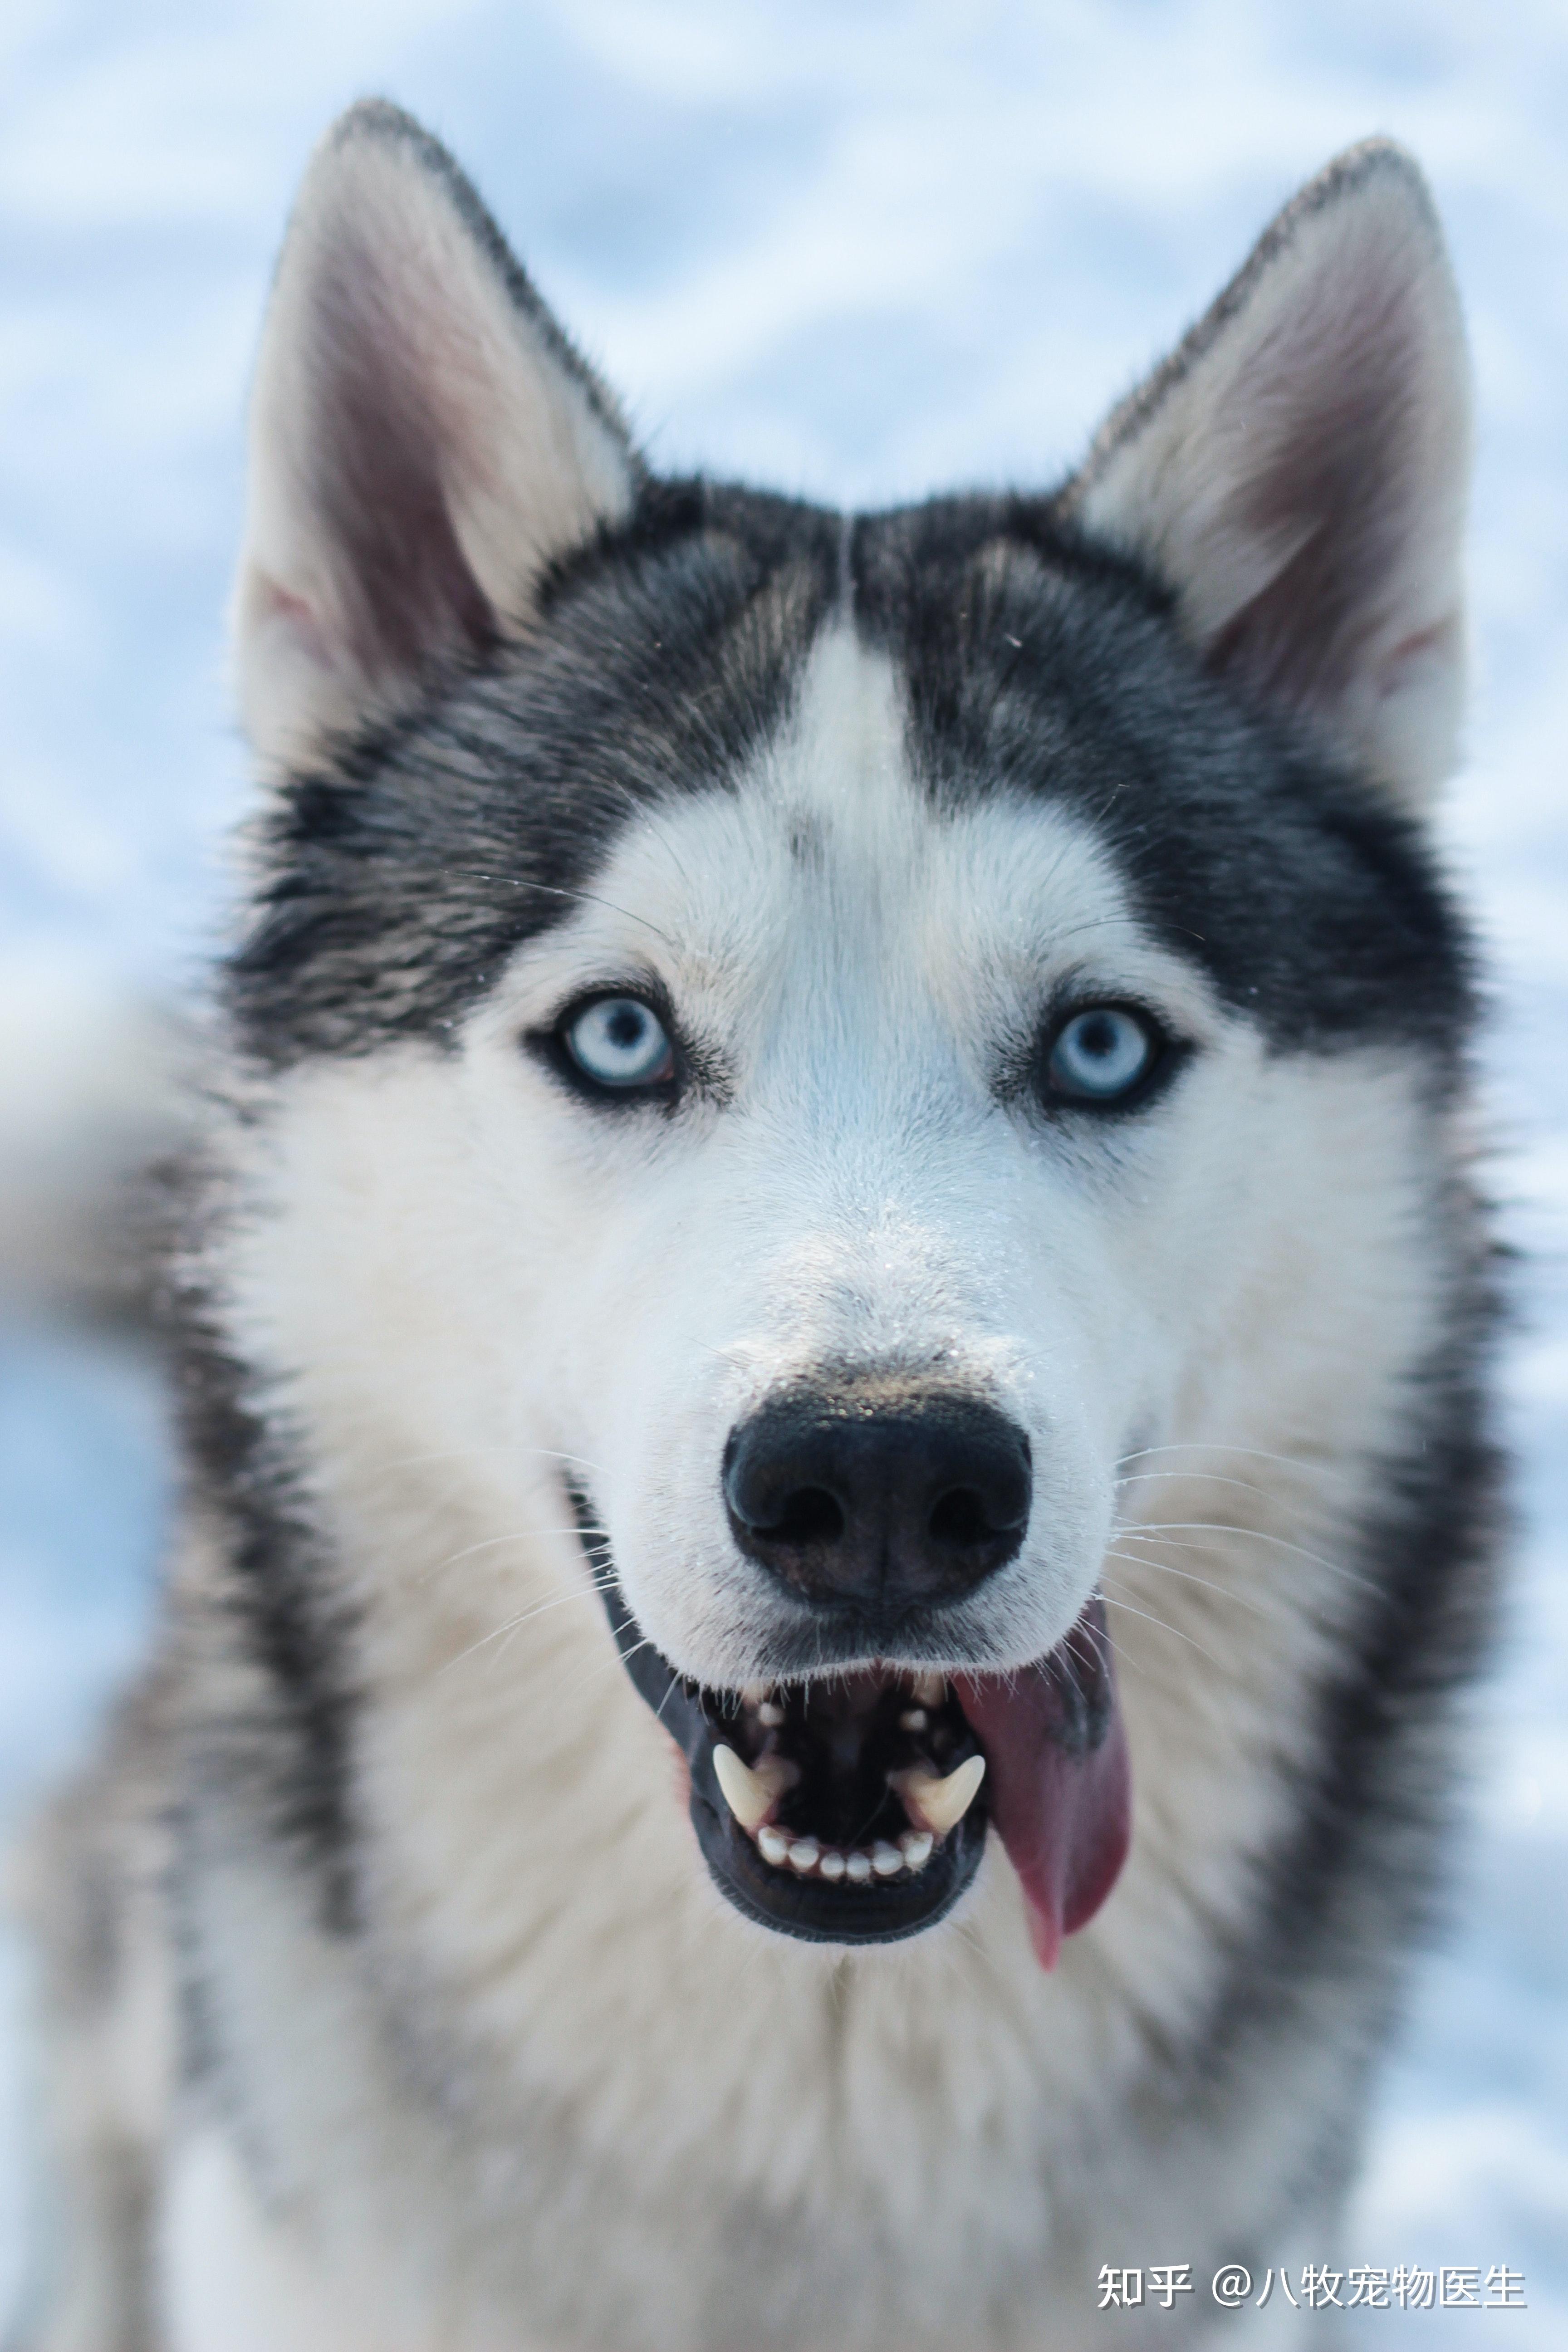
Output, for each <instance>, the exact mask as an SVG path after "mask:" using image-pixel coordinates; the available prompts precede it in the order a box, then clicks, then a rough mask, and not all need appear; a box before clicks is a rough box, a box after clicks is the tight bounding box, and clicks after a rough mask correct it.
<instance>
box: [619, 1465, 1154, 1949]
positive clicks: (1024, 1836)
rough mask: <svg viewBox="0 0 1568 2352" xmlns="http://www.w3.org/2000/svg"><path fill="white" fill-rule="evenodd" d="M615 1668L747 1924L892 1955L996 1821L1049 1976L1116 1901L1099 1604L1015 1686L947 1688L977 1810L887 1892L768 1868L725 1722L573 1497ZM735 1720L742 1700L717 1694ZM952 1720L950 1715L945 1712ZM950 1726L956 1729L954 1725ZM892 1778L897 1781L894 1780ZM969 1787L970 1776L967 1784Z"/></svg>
mask: <svg viewBox="0 0 1568 2352" xmlns="http://www.w3.org/2000/svg"><path fill="white" fill-rule="evenodd" d="M573 1499H574V1506H575V1507H576V1511H577V1517H578V1523H579V1527H580V1528H581V1530H582V1539H583V1544H584V1550H585V1551H586V1553H587V1555H588V1558H589V1560H590V1563H591V1565H592V1566H593V1568H594V1570H595V1576H596V1579H597V1580H598V1583H599V1587H600V1591H601V1594H602V1597H603V1600H604V1602H605V1611H606V1613H607V1615H608V1617H609V1621H610V1626H611V1630H612V1632H613V1633H614V1634H615V1637H616V1646H617V1648H618V1649H619V1651H620V1654H621V1659H622V1663H623V1664H625V1666H626V1672H627V1674H628V1675H629V1676H630V1678H631V1681H632V1683H633V1685H634V1686H635V1687H636V1688H637V1690H638V1692H639V1693H640V1694H641V1696H643V1698H644V1699H645V1700H646V1701H647V1705H648V1706H650V1707H651V1708H652V1709H653V1710H654V1712H655V1714H656V1715H657V1716H658V1718H659V1720H660V1721H661V1722H662V1723H663V1725H664V1726H665V1728H666V1729H667V1730H668V1732H669V1734H670V1736H671V1738H674V1740H675V1741H676V1743H677V1745H678V1746H679V1748H681V1749H682V1750H683V1751H684V1753H685V1755H686V1759H687V1762H688V1765H689V1769H690V1780H691V1800H690V1801H691V1815H692V1822H693V1825H694V1827H695V1828H696V1831H697V1834H698V1839H699V1843H700V1845H701V1847H702V1851H703V1854H704V1857H705V1859H706V1860H707V1862H708V1865H709V1868H710V1871H711V1873H712V1874H713V1876H714V1878H715V1880H716V1881H717V1882H718V1884H719V1885H720V1886H721V1889H722V1891H723V1892H724V1893H725V1894H726V1895H728V1896H729V1897H730V1899H731V1901H732V1902H733V1903H735V1904H736V1905H737V1906H738V1907H739V1908H740V1909H742V1911H746V1912H748V1913H749V1914H750V1915H751V1916H753V1917H755V1918H758V1919H760V1920H762V1921H763V1924H764V1925H766V1926H769V1927H775V1928H781V1929H783V1930H784V1932H785V1933H786V1934H793V1935H798V1936H805V1937H808V1938H811V1939H814V1940H818V1941H829V1942H887V1941H892V1940H894V1939H896V1938H899V1937H904V1936H909V1935H913V1934H916V1933H918V1932H919V1931H920V1930H921V1928H922V1927H929V1926H931V1924H932V1923H933V1922H934V1921H935V1920H936V1919H938V1918H940V1917H941V1916H942V1915H943V1914H944V1913H945V1912H946V1911H948V1910H949V1909H951V1907H952V1904H953V1903H954V1902H956V1901H957V1899H958V1896H959V1895H961V1894H962V1893H963V1889H964V1887H965V1886H967V1885H968V1884H969V1881H970V1880H971V1879H972V1878H973V1874H974V1872H975V1870H976V1869H977V1868H978V1866H979V1862H980V1856H981V1853H982V1851H983V1848H984V1841H985V1832H986V1827H987V1822H988V1821H994V1823H995V1826H996V1830H997V1832H998V1834H999V1836H1000V1837H1001V1839H1002V1842H1003V1844H1004V1845H1005V1848H1006V1851H1007V1854H1008V1858H1009V1860H1010V1861H1011V1862H1012V1864H1013V1866H1014V1868H1015V1870H1016V1872H1017V1874H1018V1880H1019V1884H1020V1886H1021V1888H1022V1891H1023V1894H1024V1896H1025V1901H1026V1906H1027V1911H1028V1917H1029V1927H1030V1933H1031V1936H1032V1938H1033V1941H1034V1945H1035V1949H1036V1952H1037V1955H1038V1957H1039V1959H1040V1961H1041V1964H1042V1966H1044V1967H1046V1968H1047V1969H1048V1968H1051V1967H1053V1966H1054V1965H1055V1962H1056V1958H1057V1955H1058V1950H1059V1949H1060V1946H1061V1941H1062V1938H1063V1937H1064V1936H1068V1935H1071V1934H1072V1933H1073V1932H1074V1930H1075V1929H1076V1928H1079V1927H1083V1926H1084V1925H1085V1924H1086V1923H1087V1921H1088V1920H1089V1919H1090V1918H1091V1917H1092V1916H1093V1915H1094V1913H1095V1912H1096V1911H1098V1909H1099V1908H1100V1905H1101V1904H1102V1903H1103V1902H1104V1900H1105V1898H1106V1896H1107V1895H1109V1894H1110V1890H1111V1888H1112V1886H1113V1885H1115V1883H1116V1879H1117V1877H1118V1875H1119V1874H1120V1872H1121V1865H1122V1864H1123V1862H1124V1861H1125V1859H1126V1855H1127V1849H1128V1844H1129V1842H1130V1837H1131V1787H1130V1778H1129V1769H1128V1756H1127V1743H1126V1737H1125V1733H1124V1731H1123V1728H1122V1723H1121V1711H1120V1709H1119V1707H1118V1706H1117V1703H1116V1687H1115V1680H1114V1676H1113V1674H1112V1670H1111V1664H1110V1646H1109V1643H1108V1641H1107V1639H1106V1631H1105V1611H1104V1604H1103V1602H1102V1601H1100V1597H1099V1595H1098V1594H1096V1595H1094V1596H1093V1597H1092V1598H1091V1599H1090V1601H1089V1603H1088V1604H1087V1606H1086V1607H1085V1608H1084V1610H1083V1611H1082V1612H1081V1613H1080V1614H1079V1618H1078V1620H1077V1621H1076V1622H1075V1623H1074V1624H1073V1626H1072V1627H1071V1628H1070V1630H1069V1631H1068V1633H1067V1635H1066V1637H1065V1638H1064V1639H1063V1640H1062V1641H1061V1642H1059V1643H1058V1644H1057V1647H1056V1648H1055V1649H1054V1650H1052V1651H1051V1652H1050V1653H1049V1654H1048V1655H1047V1656H1046V1657H1044V1658H1041V1659H1039V1660H1037V1662H1036V1663H1034V1664H1031V1665H1028V1666H1026V1667H1023V1668H1020V1669H1017V1670H1016V1671H1014V1672H1011V1673H1007V1674H980V1673H975V1672H973V1670H968V1669H963V1668H959V1669H956V1670H955V1671H954V1672H953V1673H952V1691H953V1695H954V1696H955V1697H956V1700H957V1703H958V1706H959V1708H961V1709H962V1714H963V1723H962V1724H959V1725H958V1729H959V1731H960V1732H963V1727H964V1726H965V1725H966V1726H967V1727H968V1731H969V1733H971V1734H972V1735H973V1739H972V1742H971V1745H970V1748H969V1751H968V1752H969V1753H971V1754H973V1752H974V1743H977V1744H978V1748H979V1751H980V1753H981V1754H982V1755H983V1757H984V1787H983V1790H982V1793H981V1796H980V1799H979V1801H974V1790H973V1785H971V1787H970V1788H969V1790H968V1796H969V1800H970V1801H969V1804H968V1808H967V1810H966V1811H963V1815H962V1818H960V1819H958V1820H957V1821H956V1822H955V1823H954V1824H953V1826H952V1831H951V1833H950V1834H948V1835H946V1836H944V1837H943V1838H942V1840H941V1843H939V1844H938V1846H937V1848H936V1852H935V1853H934V1855H931V1854H930V1851H929V1850H930V1847H931V1840H930V1839H929V1838H927V1839H926V1840H925V1841H924V1846H925V1849H926V1859H925V1860H924V1861H923V1862H922V1863H921V1866H920V1867H919V1870H918V1874H917V1875H913V1876H910V1875H909V1874H899V1875H898V1876H896V1877H890V1878H889V1881H888V1883H886V1884H860V1885H853V1886H851V1885H847V1884H837V1883H836V1884H833V1885H824V1884H821V1883H819V1882H817V1881H816V1880H815V1879H803V1880H802V1881H800V1882H799V1883H798V1884H795V1883H792V1881H791V1879H790V1878H789V1876H788V1874H784V1873H783V1872H781V1871H779V1870H777V1869H773V1868H770V1867H769V1866H768V1864H767V1862H766V1860H765V1857H764V1856H763V1854H762V1853H759V1852H758V1850H757V1849H756V1847H755V1846H754V1845H753V1844H752V1841H751V1839H750V1838H749V1837H748V1835H747V1834H746V1833H745V1832H743V1831H742V1829H741V1828H740V1826H739V1824H738V1823H737V1821H736V1819H735V1816H734V1812H733V1811H732V1809H731V1803H729V1802H727V1801H726V1799H725V1796H724V1793H723V1791H722V1790H721V1787H720V1783H719V1779H718V1773H717V1770H716V1768H715V1763H714V1754H715V1748H716V1747H717V1746H718V1745H719V1744H720V1743H721V1741H723V1738H724V1733H725V1729H726V1722H725V1719H724V1717H723V1716H722V1715H721V1714H720V1713H718V1712H716V1708H717V1706H719V1705H720V1704H721V1703H722V1701H721V1696H720V1695H713V1696H709V1695H705V1694H704V1693H703V1691H702V1690H701V1689H700V1687H699V1686H698V1685H695V1684H693V1683H689V1682H688V1681H687V1680H686V1679H685V1678H684V1677H683V1676H681V1675H679V1674H678V1673H677V1671H676V1669H675V1668H674V1667H673V1666H671V1665H670V1664H669V1663H668V1660H667V1659H666V1658H665V1657H664V1656H663V1655H662V1654H660V1653H659V1652H658V1650H657V1649H655V1648H654V1646H653V1644H652V1643H650V1642H649V1641H647V1638H646V1637H645V1635H644V1634H643V1633H642V1631H641V1629H640V1627H639V1626H638V1624H637V1620H636V1618H635V1617H634V1616H633V1614H632V1612H631V1611H630V1609H629V1608H628V1607H627V1605H626V1599H625V1597H624V1595H623V1594H622V1592H621V1590H620V1586H619V1583H618V1580H617V1579H616V1575H615V1572H614V1565H613V1561H612V1559H611V1557H610V1553H609V1547H608V1544H607V1542H606V1540H605V1537H604V1536H603V1535H602V1534H601V1533H598V1532H596V1531H595V1528H596V1523H595V1518H594V1514H593V1512H592V1509H591V1507H590V1506H589V1504H588V1502H587V1499H586V1497H585V1496H582V1495H574V1498H573ZM722 1697H723V1699H727V1701H728V1703H729V1704H730V1705H731V1706H733V1705H734V1703H735V1695H734V1694H727V1695H722ZM950 1713H951V1710H950ZM952 1720H953V1721H956V1718H952ZM894 1777H895V1780H896V1779H897V1777H898V1776H897V1775H895V1776H894ZM968 1777H969V1778H970V1780H971V1781H972V1782H973V1777H974V1776H973V1775H971V1776H968Z"/></svg>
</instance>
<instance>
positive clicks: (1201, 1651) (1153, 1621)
mask: <svg viewBox="0 0 1568 2352" xmlns="http://www.w3.org/2000/svg"><path fill="white" fill-rule="evenodd" d="M1100 1590H1101V1591H1102V1593H1103V1594H1104V1600H1105V1605H1106V1607H1107V1608H1108V1609H1125V1610H1126V1612H1127V1613H1128V1615H1129V1616H1130V1617H1142V1619H1143V1621H1144V1622H1145V1624H1148V1625H1157V1626H1158V1627H1159V1629H1160V1631H1161V1633H1173V1634H1174V1635H1175V1637H1176V1639H1177V1641H1178V1642H1185V1643H1187V1644H1188V1646H1189V1647H1190V1648H1192V1649H1194V1650H1195V1651H1196V1652H1197V1654H1198V1655H1199V1657H1200V1658H1206V1659H1207V1660H1208V1662H1209V1664H1210V1665H1211V1666H1214V1667H1216V1668H1217V1667H1218V1666H1219V1660H1218V1659H1217V1658H1216V1657H1215V1654H1214V1652H1213V1651H1212V1650H1205V1647H1204V1645H1203V1643H1201V1642H1194V1640H1193V1637H1192V1635H1191V1634H1190V1633H1183V1631H1182V1629H1181V1627H1180V1626H1179V1625H1167V1624H1166V1622H1165V1620H1164V1619H1163V1617H1154V1616H1152V1615H1151V1614H1150V1612H1149V1611H1148V1610H1147V1609H1134V1607H1133V1606H1132V1603H1131V1601H1118V1600H1117V1598H1116V1596H1115V1595H1114V1593H1110V1592H1105V1591H1104V1585H1103V1581H1102V1583H1101V1587H1100Z"/></svg>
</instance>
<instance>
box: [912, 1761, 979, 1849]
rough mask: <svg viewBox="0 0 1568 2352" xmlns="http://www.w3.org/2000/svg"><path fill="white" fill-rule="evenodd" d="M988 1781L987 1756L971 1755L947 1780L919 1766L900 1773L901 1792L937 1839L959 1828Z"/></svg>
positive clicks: (914, 1813) (913, 1766)
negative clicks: (939, 1778) (982, 1785)
mask: <svg viewBox="0 0 1568 2352" xmlns="http://www.w3.org/2000/svg"><path fill="white" fill-rule="evenodd" d="M984 1778H985V1759H984V1756H971V1757H970V1758H969V1759H968V1760H967V1762H965V1763H963V1764H961V1765H960V1766H959V1767H958V1769H957V1770H956V1771H955V1772H950V1773H949V1774H948V1775H947V1778H946V1779H945V1780H938V1778H937V1776H936V1774H935V1773H934V1772H927V1771H925V1770H924V1769H922V1768H921V1766H920V1765H918V1764H916V1765H912V1766H911V1767H910V1770H909V1771H907V1772H900V1775H899V1793H900V1796H901V1797H902V1798H903V1801H904V1803H905V1804H906V1805H907V1806H908V1808H909V1810H910V1812H911V1813H912V1814H913V1815H914V1817H915V1819H916V1821H917V1822H920V1823H921V1827H922V1828H924V1829H928V1830H930V1831H931V1832H932V1833H933V1835H935V1836H937V1837H945V1836H946V1835H947V1833H948V1832H949V1830H952V1829H956V1828H957V1827H958V1824H959V1822H961V1821H962V1820H963V1816H964V1814H965V1813H966V1812H967V1811H969V1808H970V1806H971V1805H972V1804H973V1802H974V1800H975V1797H976V1795H977V1794H978V1792H979V1789H980V1783H981V1782H982V1780H984Z"/></svg>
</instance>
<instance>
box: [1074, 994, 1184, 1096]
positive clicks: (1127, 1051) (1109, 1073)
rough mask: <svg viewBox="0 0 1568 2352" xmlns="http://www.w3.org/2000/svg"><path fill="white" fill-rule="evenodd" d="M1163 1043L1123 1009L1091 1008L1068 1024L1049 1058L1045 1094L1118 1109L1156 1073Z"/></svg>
mask: <svg viewBox="0 0 1568 2352" xmlns="http://www.w3.org/2000/svg"><path fill="white" fill-rule="evenodd" d="M1160 1045H1161V1040H1160V1037H1159V1034H1158V1033H1157V1031H1156V1030H1155V1029H1154V1027H1153V1025H1152V1023H1150V1022H1149V1021H1147V1020H1145V1019H1144V1018H1143V1016H1142V1014H1141V1013H1133V1012H1131V1011H1130V1010H1129V1008H1128V1007H1127V1006H1126V1005H1124V1004H1091V1005H1089V1007H1087V1009H1086V1010H1085V1011H1083V1012H1082V1013H1073V1014H1072V1015H1071V1017H1070V1018H1069V1019H1068V1020H1067V1021H1064V1022H1063V1024H1062V1025H1061V1027H1060V1028H1059V1029H1058V1031H1057V1034H1056V1035H1055V1037H1054V1038H1053V1039H1052V1041H1051V1045H1050V1050H1049V1052H1048V1054H1047V1057H1046V1085H1047V1092H1048V1093H1049V1094H1050V1095H1051V1096H1053V1097H1055V1098H1056V1100H1058V1102H1077V1103H1115V1102H1121V1101H1122V1100H1123V1099H1124V1097H1127V1096H1128V1095H1131V1093H1132V1092H1133V1091H1134V1090H1135V1089H1136V1088H1137V1087H1139V1086H1141V1085H1142V1082H1143V1080H1144V1079H1145V1078H1146V1077H1147V1076H1149V1074H1150V1072H1151V1071H1152V1069H1153V1067H1154V1065H1155V1063H1156V1061H1157V1060H1158V1059H1159V1055H1160Z"/></svg>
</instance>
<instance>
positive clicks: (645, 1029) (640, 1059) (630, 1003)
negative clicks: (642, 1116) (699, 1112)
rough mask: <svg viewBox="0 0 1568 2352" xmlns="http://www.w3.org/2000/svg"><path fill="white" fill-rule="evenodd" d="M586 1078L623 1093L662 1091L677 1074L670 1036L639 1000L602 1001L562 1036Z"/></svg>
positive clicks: (649, 1007)
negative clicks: (660, 1087) (647, 1088)
mask: <svg viewBox="0 0 1568 2352" xmlns="http://www.w3.org/2000/svg"><path fill="white" fill-rule="evenodd" d="M558 1034H559V1035H560V1037H561V1041H562V1043H563V1045H564V1046H565V1048H566V1051H567V1053H568V1054H569V1055H571V1057H572V1059H573V1061H574V1063H575V1064H576V1066H577V1067H578V1069H579V1070H581V1072H582V1073H583V1076H584V1077H585V1078H591V1079H592V1080H593V1082H594V1084H595V1086H596V1087H610V1088H611V1089H612V1090H614V1091H615V1092H616V1093H623V1092H626V1090H628V1089H630V1088H633V1087H658V1086H663V1085H664V1084H665V1083H666V1081H667V1080H668V1079H669V1078H671V1077H673V1076H674V1074H675V1049H674V1047H673V1046H672V1045H671V1044H670V1042H669V1033H668V1030H667V1029H666V1027H665V1025H664V1024H663V1022H662V1021H661V1020H660V1019H659V1017H658V1013H656V1012H655V1011H654V1009H653V1007H652V1005H651V1004H645V1003H643V1001H642V999H641V998H640V997H638V996H596V997H595V998H594V1000H593V1002H592V1003H589V1004H584V1006H583V1008H582V1010H581V1012H579V1013H574V1014H573V1016H572V1019H571V1020H570V1021H569V1022H568V1023H567V1024H566V1025H565V1027H564V1028H563V1029H562V1030H561V1031H560V1032H559V1033H558Z"/></svg>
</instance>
